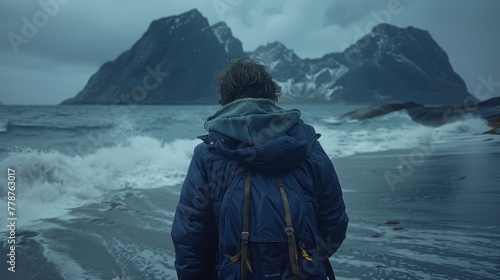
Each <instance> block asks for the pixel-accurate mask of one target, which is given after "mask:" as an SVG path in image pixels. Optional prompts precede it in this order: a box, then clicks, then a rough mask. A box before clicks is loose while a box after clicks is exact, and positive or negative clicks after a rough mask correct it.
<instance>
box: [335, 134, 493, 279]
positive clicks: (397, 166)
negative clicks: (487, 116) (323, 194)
mask: <svg viewBox="0 0 500 280" xmlns="http://www.w3.org/2000/svg"><path fill="white" fill-rule="evenodd" d="M499 148H500V141H499V139H498V138H493V139H492V140H487V141H484V139H477V140H471V141H467V142H463V143H461V146H451V145H448V146H446V145H436V146H435V147H434V149H429V147H418V148H415V149H409V150H400V151H390V152H379V153H370V154H364V155H356V156H352V157H346V158H339V159H335V160H334V164H335V167H336V170H337V173H338V176H339V179H340V181H341V184H342V186H343V189H344V198H345V202H346V206H347V211H348V214H349V216H350V219H351V222H350V226H349V230H348V236H347V239H346V241H345V243H344V244H343V246H342V248H341V249H340V250H339V252H338V253H337V254H336V255H335V256H334V257H333V258H332V261H333V263H334V264H335V266H336V270H337V274H338V275H339V276H340V279H391V278H392V279H494V278H498V276H500V265H498V261H497V260H498V258H499V257H500V250H499V249H500V246H499V245H498V244H499V241H500V220H499V219H498V217H497V216H498V213H500V204H499V203H498V202H499V201H500V172H498V170H499V169H498V166H499V164H500V149H499ZM426 151H427V152H426Z"/></svg>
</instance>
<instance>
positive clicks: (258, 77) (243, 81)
mask: <svg viewBox="0 0 500 280" xmlns="http://www.w3.org/2000/svg"><path fill="white" fill-rule="evenodd" d="M218 92H219V94H220V99H219V103H220V104H221V105H223V106H224V105H226V104H228V103H230V102H233V101H234V100H237V99H241V98H268V99H271V100H273V101H278V97H279V96H280V95H281V87H280V86H278V85H277V84H276V82H274V81H273V78H272V77H271V74H270V73H269V71H268V69H267V67H266V66H265V65H263V64H259V63H257V62H255V61H254V60H252V59H249V58H232V59H230V60H229V63H228V64H227V65H226V67H225V68H224V70H223V71H222V72H221V73H220V75H219V78H218Z"/></svg>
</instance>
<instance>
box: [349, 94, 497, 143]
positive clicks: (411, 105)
mask: <svg viewBox="0 0 500 280" xmlns="http://www.w3.org/2000/svg"><path fill="white" fill-rule="evenodd" d="M400 110H406V111H407V112H408V115H409V116H410V117H411V118H412V120H413V121H414V122H417V123H420V124H423V125H426V126H441V125H443V124H447V123H450V122H454V121H458V120H460V119H463V118H464V117H466V116H475V117H480V118H483V119H485V120H487V121H488V124H489V125H490V126H491V127H492V129H491V130H490V131H487V132H485V133H490V134H500V97H496V98H492V99H489V100H486V101H483V102H478V103H470V104H460V103H456V104H453V105H447V106H437V107H428V106H423V105H422V104H419V103H415V102H405V103H386V104H382V105H372V106H368V107H362V108H359V109H356V110H353V111H350V112H347V113H345V114H344V115H342V118H344V119H355V120H364V119H370V118H375V117H378V116H382V115H385V114H389V113H392V112H395V111H400Z"/></svg>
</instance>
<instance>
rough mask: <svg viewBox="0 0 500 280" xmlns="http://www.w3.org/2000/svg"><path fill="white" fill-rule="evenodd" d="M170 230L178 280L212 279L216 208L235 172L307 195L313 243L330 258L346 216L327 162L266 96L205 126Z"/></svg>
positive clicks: (312, 138) (231, 107)
mask: <svg viewBox="0 0 500 280" xmlns="http://www.w3.org/2000/svg"><path fill="white" fill-rule="evenodd" d="M205 128H206V129H207V130H208V132H209V133H208V135H205V136H202V137H200V138H201V139H202V140H203V143H201V144H199V145H198V146H197V147H196V148H195V150H194V155H193V158H192V161H191V164H190V166H189V169H188V173H187V176H186V179H185V181H184V184H183V186H182V190H181V194H180V200H179V204H178V205H177V210H176V213H175V217H174V222H173V225H172V232H171V235H172V240H173V242H174V246H175V257H176V261H175V267H176V270H177V276H178V279H180V280H195V279H216V275H217V272H216V265H217V250H218V248H217V247H218V224H217V223H218V212H217V211H218V206H219V205H220V203H221V201H222V198H223V196H224V193H225V190H226V188H227V186H229V185H230V184H231V181H232V180H233V179H234V178H235V176H236V175H237V174H238V173H239V171H240V168H241V167H248V168H251V169H252V170H254V171H257V172H262V173H269V174H283V173H286V174H291V176H293V177H294V179H295V180H296V181H297V182H298V183H299V185H300V186H301V187H302V188H303V190H304V192H305V193H306V194H307V195H308V196H309V197H311V198H312V200H313V202H314V204H315V205H314V209H315V214H316V219H317V220H316V224H317V225H318V228H319V229H318V230H319V234H320V235H321V236H320V238H321V239H322V240H323V242H324V248H325V251H326V252H325V253H326V255H328V256H331V255H332V254H333V253H334V252H335V251H336V250H337V249H338V248H339V246H340V244H341V243H342V241H343V240H344V238H345V234H346V229H347V224H348V217H347V215H346V213H345V206H344V201H343V198H342V190H341V188H340V185H339V181H338V178H337V175H336V173H335V170H334V168H333V164H332V162H331V160H330V159H329V158H328V156H327V155H326V153H325V152H324V150H323V148H322V147H321V145H320V144H319V142H318V141H317V139H318V138H319V136H318V135H317V134H316V132H315V131H314V129H313V128H312V127H311V126H309V125H307V124H305V123H304V122H303V121H302V120H301V119H300V112H299V111H298V110H283V109H282V108H280V107H278V106H277V105H276V103H274V102H273V101H271V100H268V99H254V98H246V99H239V100H236V101H234V102H231V103H230V104H228V105H226V106H224V107H223V108H222V109H221V110H219V111H218V112H216V113H215V114H214V115H213V116H211V117H209V119H208V121H207V122H206V123H205Z"/></svg>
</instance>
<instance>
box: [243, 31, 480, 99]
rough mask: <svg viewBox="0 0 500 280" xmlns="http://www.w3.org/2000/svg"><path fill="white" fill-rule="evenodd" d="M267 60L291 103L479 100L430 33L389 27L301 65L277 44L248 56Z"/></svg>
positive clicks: (292, 53) (281, 45)
mask: <svg viewBox="0 0 500 280" xmlns="http://www.w3.org/2000/svg"><path fill="white" fill-rule="evenodd" d="M248 55H249V57H251V58H253V59H261V60H263V61H264V62H265V63H266V64H267V65H268V66H269V68H270V69H271V71H272V74H273V77H274V78H275V79H276V80H277V82H278V84H279V85H280V86H281V87H282V88H283V92H284V93H285V94H284V95H285V96H286V98H287V99H288V100H302V99H313V100H332V101H344V102H381V101H383V102H389V101H399V102H401V101H410V100H411V101H415V102H419V103H424V104H450V103H454V102H463V101H464V100H466V98H469V99H472V100H475V98H474V97H472V96H471V95H470V94H469V93H468V92H467V88H466V86H465V82H464V81H463V80H462V79H461V78H460V76H459V75H458V74H457V73H455V72H454V71H453V68H452V66H451V64H450V62H449V59H448V56H447V54H446V52H445V51H443V50H442V49H441V48H440V47H439V45H438V44H437V43H436V42H435V41H434V40H433V39H432V37H431V35H430V34H429V33H428V32H427V31H423V30H420V29H418V28H414V27H407V28H399V27H396V26H392V25H389V24H380V25H378V26H375V27H374V28H373V30H372V32H371V33H369V34H367V35H366V36H364V37H362V38H361V39H360V40H359V41H357V42H356V43H355V44H353V45H351V46H350V47H348V48H347V49H346V50H344V51H343V52H340V53H330V54H326V55H324V56H323V57H321V58H317V59H301V58H299V57H298V56H297V55H296V54H295V53H294V52H293V51H292V50H290V49H287V48H286V47H285V46H284V45H283V44H281V43H279V42H274V43H270V44H267V45H266V46H261V47H258V48H257V49H256V50H255V51H253V52H250V53H248Z"/></svg>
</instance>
